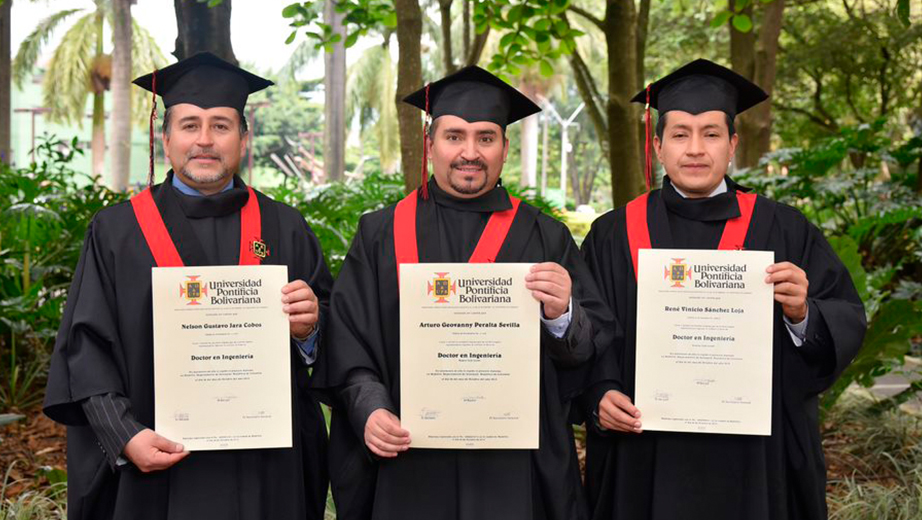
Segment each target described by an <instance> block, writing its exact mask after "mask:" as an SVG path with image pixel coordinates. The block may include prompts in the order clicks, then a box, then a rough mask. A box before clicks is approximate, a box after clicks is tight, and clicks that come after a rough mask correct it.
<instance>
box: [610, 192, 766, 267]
mask: <svg viewBox="0 0 922 520" xmlns="http://www.w3.org/2000/svg"><path fill="white" fill-rule="evenodd" d="M649 195H650V194H649V193H644V194H643V195H641V196H639V197H637V198H636V199H634V200H632V201H631V202H628V204H627V208H625V209H626V211H627V243H628V246H629V247H630V248H631V261H632V262H633V263H634V279H635V280H636V279H637V257H638V253H639V251H640V250H641V249H651V248H652V246H651V245H650V228H649V227H648V224H647V198H648V197H649ZM736 202H737V204H739V207H740V216H738V217H735V218H731V219H729V220H727V223H726V224H725V225H724V230H723V234H722V235H721V236H720V245H718V246H717V249H719V250H724V251H732V250H740V249H743V243H744V242H746V232H747V231H748V230H749V222H750V221H751V220H752V210H753V208H755V205H756V194H755V193H743V192H741V191H737V192H736Z"/></svg>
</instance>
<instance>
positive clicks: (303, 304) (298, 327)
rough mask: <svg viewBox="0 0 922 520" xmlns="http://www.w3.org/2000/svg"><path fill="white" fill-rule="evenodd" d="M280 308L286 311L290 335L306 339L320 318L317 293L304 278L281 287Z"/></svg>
mask: <svg viewBox="0 0 922 520" xmlns="http://www.w3.org/2000/svg"><path fill="white" fill-rule="evenodd" d="M282 303H283V304H284V305H283V306H282V310H284V311H285V312H287V313H288V325H289V330H290V331H291V337H293V338H295V339H299V340H304V339H307V337H308V336H310V335H311V333H312V332H314V327H316V326H317V321H318V320H319V319H320V304H319V302H318V301H317V295H316V294H314V291H313V290H312V289H311V287H310V286H309V285H307V282H305V281H304V280H295V281H293V282H290V283H288V284H286V285H285V286H284V287H282Z"/></svg>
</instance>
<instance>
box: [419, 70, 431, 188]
mask: <svg viewBox="0 0 922 520" xmlns="http://www.w3.org/2000/svg"><path fill="white" fill-rule="evenodd" d="M421 177H422V178H421V180H422V188H423V199H425V200H429V84H426V119H425V120H424V121H423V168H422V174H421Z"/></svg>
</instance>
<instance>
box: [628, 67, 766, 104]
mask: <svg viewBox="0 0 922 520" xmlns="http://www.w3.org/2000/svg"><path fill="white" fill-rule="evenodd" d="M766 99H768V94H766V93H765V91H763V90H762V89H761V88H759V87H758V86H757V85H755V84H754V83H752V82H751V81H749V80H748V79H746V78H744V77H743V76H740V75H739V74H737V73H736V72H733V71H732V70H730V69H728V68H726V67H722V66H720V65H718V64H716V63H714V62H712V61H708V60H705V59H697V60H695V61H692V62H690V63H688V64H686V65H684V66H682V67H680V68H679V69H677V70H675V71H674V72H672V73H671V74H669V75H667V76H665V77H663V78H661V79H659V80H658V81H656V82H654V83H652V84H651V85H650V107H651V108H655V109H656V110H657V111H658V113H659V114H660V115H662V114H665V113H666V112H669V111H670V110H681V111H683V112H688V113H689V114H693V115H696V114H700V113H702V112H709V111H711V110H719V111H721V112H724V113H726V114H727V115H728V116H730V117H731V118H735V117H736V115H737V114H739V113H741V112H743V111H745V110H747V109H749V108H751V107H753V106H755V105H757V104H759V103H761V102H762V101H765V100H766ZM631 101H633V102H635V103H646V101H647V91H646V90H643V91H641V92H639V93H638V94H637V95H636V96H634V98H633V99H631Z"/></svg>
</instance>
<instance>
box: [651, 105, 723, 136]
mask: <svg viewBox="0 0 922 520" xmlns="http://www.w3.org/2000/svg"><path fill="white" fill-rule="evenodd" d="M667 115H669V112H666V113H665V114H662V115H660V116H659V118H657V120H656V137H659V140H660V141H661V142H662V140H663V132H664V131H665V130H666V116H667ZM724 118H725V119H726V121H727V130H729V131H730V135H729V138H731V139H732V138H733V135H734V134H736V127H734V126H733V118H732V117H730V114H727V113H726V112H724Z"/></svg>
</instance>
